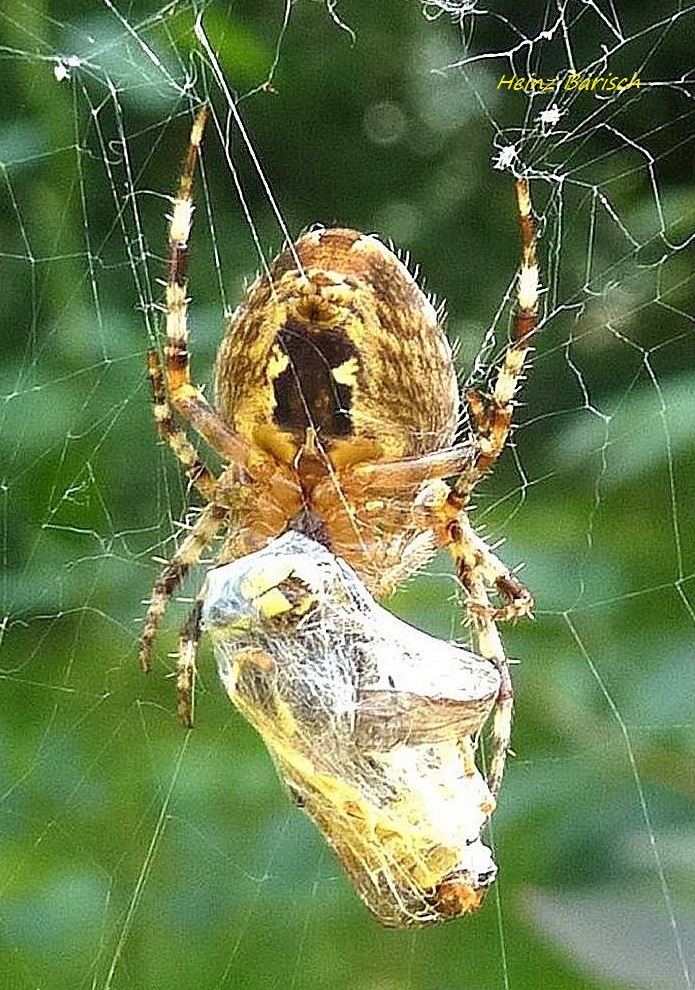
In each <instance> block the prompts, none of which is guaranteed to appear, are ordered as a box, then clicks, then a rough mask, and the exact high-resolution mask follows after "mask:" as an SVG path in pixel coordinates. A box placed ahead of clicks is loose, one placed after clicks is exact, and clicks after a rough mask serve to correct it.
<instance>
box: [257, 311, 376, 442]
mask: <svg viewBox="0 0 695 990" xmlns="http://www.w3.org/2000/svg"><path fill="white" fill-rule="evenodd" d="M276 340H277V345H276V348H277V349H276V355H275V357H276V360H277V367H278V369H280V368H281V367H282V365H283V364H285V367H284V370H278V374H277V375H276V376H275V377H274V378H273V380H272V385H273V393H274V397H275V411H274V414H273V422H274V423H276V424H277V425H278V426H279V427H280V429H282V430H287V431H289V432H290V433H292V434H293V435H295V436H296V437H297V439H298V440H300V442H301V441H302V440H303V439H304V437H305V435H306V431H307V429H309V428H312V429H314V430H315V432H316V434H317V436H318V437H319V439H320V440H325V439H330V438H335V437H346V436H349V435H350V434H351V433H352V432H353V429H352V419H351V416H350V407H351V404H352V392H353V385H354V384H355V375H356V369H357V367H358V354H357V350H356V348H355V346H354V344H353V343H352V342H351V341H350V339H349V337H348V336H347V334H345V333H344V331H342V330H341V329H340V328H338V327H328V328H326V329H320V328H319V329H316V328H314V327H312V326H306V325H303V324H302V323H299V322H298V321H292V322H290V323H288V324H287V325H286V326H284V327H282V328H281V329H280V330H279V331H278V335H277V338H276ZM283 359H284V360H283Z"/></svg>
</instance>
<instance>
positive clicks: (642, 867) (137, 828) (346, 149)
mask: <svg viewBox="0 0 695 990" xmlns="http://www.w3.org/2000/svg"><path fill="white" fill-rule="evenodd" d="M528 7H529V8H530V9H521V10H520V9H519V8H518V6H517V5H516V4H514V3H503V2H497V0H496V2H494V3H492V4H488V5H482V4H478V3H476V2H460V3H459V2H455V0H422V2H420V0H381V4H380V6H379V12H378V14H377V12H376V8H375V5H374V4H373V3H369V2H368V0H344V2H343V3H342V4H338V3H336V2H330V0H329V2H326V3H321V2H312V0H304V2H299V0H297V2H294V3H292V2H290V0H287V2H283V0H271V2H268V3H266V4H263V5H259V4H256V3H250V2H230V3H217V2H212V3H210V4H206V5H203V4H196V3H191V2H185V0H184V2H179V3H171V4H167V5H166V6H162V7H160V8H159V9H156V10H152V9H148V7H147V5H144V4H142V5H139V4H128V5H126V4H118V3H113V2H112V0H101V3H97V4H92V5H86V6H85V8H84V10H83V11H81V12H77V11H76V9H75V5H74V4H71V3H68V2H63V3H60V2H58V0H43V2H42V0H31V2H26V3H24V2H21V0H18V2H16V3H15V4H13V6H12V10H11V11H6V10H5V11H3V12H0V57H1V58H2V66H3V70H4V76H3V79H4V86H3V88H2V93H1V94H0V112H1V113H2V124H3V126H2V130H1V131H0V179H1V182H0V189H1V193H0V195H1V196H2V214H1V215H2V222H1V225H0V231H1V237H0V264H1V266H2V268H1V271H2V276H1V281H0V284H2V287H3V293H4V299H3V328H4V348H3V356H4V361H3V365H2V387H1V388H0V395H2V400H3V401H2V407H1V408H2V431H1V435H2V488H1V493H2V515H1V519H2V524H1V525H2V528H1V537H0V547H1V549H2V556H3V565H4V566H3V576H2V611H1V614H2V625H1V629H2V638H1V639H0V644H1V648H0V670H1V672H2V700H1V701H0V729H1V731H2V737H3V754H4V760H3V763H2V769H1V770H0V773H1V777H0V821H1V822H2V827H3V839H4V841H3V844H2V848H1V851H0V857H1V865H0V897H1V903H2V909H1V910H0V940H1V952H2V959H3V964H2V968H3V974H4V977H5V982H4V985H5V986H8V987H12V988H13V990H15V988H17V990H24V988H27V990H29V988H32V990H33V988H36V987H44V986H45V987H54V986H70V987H94V988H120V987H123V988H133V987H148V988H149V987H160V986H161V987H165V986H166V987H177V986H182V987H183V986H186V987H188V986H191V985H195V986H198V987H201V988H208V987H210V988H213V987H215V988H216V987H223V986H234V987H249V988H250V987H256V986H269V985H276V984H281V985H289V986H295V987H313V986H321V987H328V988H332V987H336V988H337V987H341V988H342V987H345V986H354V987H374V988H379V990H392V988H404V990H429V988H432V990H434V988H437V990H439V988H458V987H476V988H488V987H489V988H501V987H504V988H514V990H521V988H523V987H527V986H528V987H537V986H538V985H540V984H541V981H543V983H544V984H545V985H548V986H562V987H563V988H573V987H577V988H580V987H581V988H584V990H586V988H591V990H594V988H595V990H599V988H600V990H607V988H616V987H626V986H627V987H633V988H636V990H642V988H647V990H652V988H659V990H660V988H668V990H673V988H690V987H692V985H693V979H692V975H691V974H692V972H693V964H694V960H693V950H692V946H693V944H694V941H695V939H694V938H693V936H694V935H695V903H694V901H693V894H692V891H693V857H692V848H693V839H694V838H695V836H694V834H693V821H694V820H695V816H694V815H693V811H694V808H693V794H694V792H695V779H694V775H693V769H692V767H693V751H694V750H695V720H694V718H693V707H692V698H693V695H694V694H695V664H694V663H693V659H694V656H693V653H694V650H693V642H694V639H695V615H694V612H693V603H692V598H693V575H694V573H695V540H694V537H693V534H694V533H695V500H694V499H693V483H692V471H693V466H694V464H695V440H694V439H693V437H695V414H694V412H693V410H694V409H695V405H694V403H693V399H692V391H693V373H694V369H695V326H694V323H693V315H692V314H693V312H694V311H695V308H694V306H693V296H694V294H693V274H692V273H693V263H694V260H695V259H694V258H693V254H694V250H693V229H694V225H693V217H694V215H695V201H694V199H693V191H692V159H693V137H692V135H693V107H694V103H693V99H694V97H695V87H694V85H693V66H692V57H691V54H690V48H691V46H690V44H689V40H688V39H689V38H690V37H691V36H692V31H693V30H695V23H694V22H695V6H693V5H689V4H685V3H684V4H681V3H676V2H673V3H668V4H660V5H646V4H642V3H637V2H628V3H624V4H620V7H619V9H618V7H617V5H615V4H612V3H610V2H579V0H572V2H569V0H568V2H565V3H560V2H555V3H547V4H545V5H544V4H539V5H528ZM657 8H658V9H657ZM196 24H197V25H198V29H197V31H196ZM206 42H207V45H208V46H209V50H208V51H206ZM211 56H212V57H211ZM570 73H571V74H572V75H573V77H576V76H577V75H579V77H580V79H579V80H576V79H574V78H573V79H572V80H570V81H574V82H577V85H576V86H575V87H574V88H566V87H565V84H566V82H567V80H568V78H569V74H570ZM635 73H636V76H634V75H633V74H635ZM587 76H588V77H589V78H593V79H596V78H602V79H606V78H608V80H610V79H611V78H614V79H617V80H619V79H623V78H624V79H627V80H628V81H629V80H630V79H633V78H638V79H639V86H636V85H633V86H631V87H630V88H624V89H623V91H622V92H615V91H609V90H606V89H605V88H604V89H603V90H600V89H597V87H595V88H594V91H593V92H591V91H587V89H586V88H584V89H582V88H580V87H579V82H580V81H581V80H582V79H585V78H586V77H587ZM534 77H535V78H536V79H540V78H542V79H543V80H544V83H545V84H546V85H547V84H548V81H549V80H550V79H556V80H557V82H556V84H555V86H554V88H553V91H552V92H550V91H546V92H542V91H540V90H539V89H538V88H536V89H535V90H533V91H524V89H523V88H521V89H517V90H515V89H514V83H515V82H517V81H518V80H519V79H521V78H523V79H525V80H528V79H529V78H534ZM502 79H504V80H510V79H511V80H512V81H511V82H502V84H501V85H500V81H501V80H502ZM524 85H526V84H524ZM597 85H598V86H600V85H601V84H600V83H599V84H597ZM625 85H626V84H623V86H625ZM225 87H227V88H226V89H225ZM234 96H236V97H239V98H240V100H239V108H240V111H241V113H242V114H243V118H244V121H245V123H246V126H247V127H248V129H249V132H250V133H251V134H252V136H253V140H252V147H253V148H255V149H256V154H257V156H258V161H259V162H260V164H261V165H262V173H263V175H264V176H266V177H267V179H265V180H263V181H261V176H260V174H259V169H258V167H257V165H256V163H255V162H254V160H253V157H252V156H251V155H250V154H249V150H248V148H247V147H246V146H245V144H244V141H243V139H242V136H241V134H240V131H239V127H238V125H237V123H236V122H235V120H234V119H233V115H232V114H231V113H230V110H231V102H232V99H233V97H234ZM202 99H208V100H210V101H211V104H212V106H213V110H214V113H213V121H212V122H211V126H210V128H209V130H208V134H207V136H206V143H205V152H204V162H203V169H202V174H201V176H200V181H199V184H198V187H197V190H196V202H197V211H196V218H195V230H194V239H193V250H192V259H191V284H190V289H191V294H192V297H193V302H192V314H191V326H192V333H193V343H192V352H193V371H194V376H195V378H196V380H197V381H202V382H204V381H209V376H210V369H211V366H212V362H213V359H214V353H215V349H216V345H217V343H218V342H219V339H220V333H221V328H222V325H223V314H224V312H228V311H229V310H230V309H231V308H233V306H234V304H235V302H236V300H237V299H238V298H239V296H240V293H241V291H242V289H243V285H244V280H245V279H246V278H247V277H249V276H250V275H252V274H253V273H254V272H255V271H256V270H257V269H258V268H259V267H261V266H262V264H263V258H264V257H268V256H269V255H272V253H273V251H274V250H276V249H277V247H279V245H280V244H281V242H282V239H283V233H282V231H281V230H280V227H279V219H278V215H277V211H276V209H275V208H274V206H273V204H275V203H277V204H279V213H280V216H281V217H282V218H284V222H285V223H286V226H287V229H288V230H289V231H290V232H292V233H296V232H297V231H299V230H300V229H302V228H303V227H305V226H307V225H309V224H311V223H313V222H314V221H316V220H321V221H323V222H326V223H333V222H336V221H337V222H340V223H345V224H350V225H352V226H355V227H358V228H361V229H367V230H376V231H378V232H379V233H381V234H382V236H384V237H387V238H392V239H393V241H394V242H395V243H396V244H398V245H400V246H402V247H403V248H405V249H407V250H408V251H409V252H410V254H411V255H412V257H413V258H414V259H417V261H418V263H419V265H420V267H421V270H422V271H423V272H424V273H426V276H427V278H426V282H427V286H428V288H430V289H431V290H433V291H436V293H437V294H438V295H439V296H441V297H445V298H446V299H447V301H448V309H449V314H450V316H449V323H448V325H449V329H450V332H451V335H452V337H453V338H455V339H456V340H458V341H459V364H460V367H461V369H462V378H463V380H465V381H468V380H470V381H474V382H476V384H478V385H484V383H485V381H486V379H487V377H488V375H489V374H490V372H491V369H492V368H493V367H494V364H495V361H496V360H497V359H498V358H499V356H500V354H501V353H502V351H503V349H504V346H505V340H506V333H507V327H508V318H509V302H510V298H511V293H512V291H513V273H514V271H515V269H516V265H517V260H518V244H517V232H516V226H515V223H516V222H515V215H514V202H513V192H512V174H525V175H527V176H529V178H530V179H531V180H532V193H533V197H534V206H535V209H536V212H537V214H538V216H539V221H540V230H541V244H540V255H541V264H542V270H543V282H544V286H545V292H544V316H543V321H542V330H541V332H540V333H539V334H538V337H537V341H536V345H537V346H536V352H535V356H534V361H533V367H532V370H531V372H530V373H529V376H528V381H527V383H526V386H525V389H524V393H523V404H522V405H521V406H520V409H519V411H518V422H519V426H518V428H517V430H516V432H515V434H514V446H513V448H512V449H511V450H510V451H508V452H507V453H506V454H505V456H504V458H503V460H502V462H501V463H500V465H499V467H498V469H497V470H496V472H495V475H494V477H493V478H492V479H490V480H489V481H488V482H487V483H486V484H485V485H484V486H483V487H482V489H481V490H479V491H478V493H477V496H476V498H477V508H476V511H475V513H474V521H475V524H476V526H477V527H478V528H479V529H480V530H481V531H483V532H484V533H485V535H486V538H487V539H488V540H489V541H490V542H493V543H494V542H495V541H497V540H500V539H502V538H504V539H505V540H506V542H505V544H504V546H503V547H502V548H501V550H500V553H501V554H502V556H503V557H504V559H505V560H506V561H507V562H508V563H509V564H510V565H515V564H516V563H517V562H519V561H523V562H525V568H524V571H523V578H524V580H525V581H526V583H527V584H528V585H529V587H531V588H532V590H533V592H534V594H535V597H536V600H537V609H536V621H535V622H534V623H529V622H525V623H519V624H518V625H517V626H515V627H514V628H512V629H509V630H505V631H504V635H505V643H506V645H507V648H508V650H509V652H510V654H511V655H512V656H513V657H518V658H520V659H521V661H522V662H521V663H520V664H519V665H518V666H516V667H515V669H514V679H515V686H516V691H517V704H516V717H515V731H514V749H515V752H516V758H514V759H511V760H510V763H509V766H508V769H507V775H506V779H505V783H504V786H503V791H502V799H501V803H500V807H499V809H498V811H497V812H496V815H495V817H494V821H493V826H492V830H491V833H492V834H491V835H490V836H488V839H489V840H490V841H491V843H492V844H493V846H494V855H495V860H496V862H497V863H498V864H499V866H500V876H499V879H498V882H497V884H496V887H495V888H494V891H492V892H491V894H490V896H489V897H488V903H487V905H486V907H485V908H484V909H483V911H482V912H481V913H480V914H479V915H477V916H475V917H474V918H471V919H467V920H464V921H459V922H454V923H452V924H449V925H447V926H444V927H442V928H441V929H437V930H432V931H428V932H424V933H412V932H411V933H399V932H389V931H384V930H381V929H379V928H378V927H377V926H376V925H375V924H374V922H373V921H372V920H371V919H370V918H369V917H368V916H367V915H366V913H365V911H364V909H363V908H362V906H361V905H360V903H359V902H358V901H357V899H356V898H355V896H354V894H353V893H352V891H351V889H350V887H349V885H348V883H347V881H346V880H345V878H344V877H343V875H342V873H341V871H340V868H339V866H338V865H337V864H336V862H335V860H334V859H333V858H332V856H331V854H330V853H329V852H328V851H327V849H326V848H325V847H324V844H323V842H322V840H321V838H320V837H319V836H318V834H317V833H316V832H315V830H314V829H313V828H312V826H311V824H310V823H309V822H308V821H307V820H306V819H305V818H304V816H303V815H302V814H301V813H300V812H299V811H298V810H296V809H294V808H293V807H292V806H291V804H290V802H289V801H288V799H287V796H286V795H285V794H283V793H282V791H281V789H280V787H279V785H278V782H277V779H276V777H275V775H274V773H273V770H272V767H271V765H270V763H269V760H268V757H267V755H266V753H265V751H264V749H263V747H262V745H261V743H260V742H259V740H258V739H257V738H256V736H255V735H254V734H253V732H252V731H251V730H250V729H249V728H248V727H247V726H246V725H245V724H244V723H243V722H242V720H241V719H240V717H238V716H237V715H236V713H235V712H234V711H233V710H232V709H231V707H230V705H229V703H228V701H227V699H226V697H225V696H224V693H223V691H222V689H221V688H220V686H219V684H218V683H217V679H216V675H215V674H214V672H213V666H212V662H211V656H210V651H209V649H208V650H207V651H206V650H203V656H202V658H201V660H202V663H201V666H202V677H201V681H202V683H201V689H200V692H199V697H198V710H197V715H198V725H197V728H196V729H195V731H194V732H193V733H191V734H189V735H186V734H184V733H183V732H182V730H181V729H180V727H179V725H178V723H177V721H176V718H175V713H174V704H173V685H172V681H171V679H170V678H169V677H168V676H167V674H168V672H170V671H171V669H172V666H173V663H172V660H171V658H170V657H168V656H167V653H168V651H171V650H173V649H174V644H175V629H176V627H177V624H178V623H179V622H180V620H181V618H182V617H183V615H184V614H185V612H186V603H185V601H183V602H179V603H177V604H175V605H174V606H172V608H171V609H170V611H169V613H168V615H167V629H166V632H165V633H164V634H163V636H162V637H161V639H160V641H159V642H158V656H157V662H156V666H155V671H154V673H153V674H152V675H151V676H150V677H149V678H143V677H142V676H141V675H140V673H139V671H138V670H137V665H136V662H135V652H136V641H137V636H138V632H139V624H140V622H141V618H142V615H143V612H144V608H143V606H142V605H141V604H140V601H141V600H142V599H143V598H145V597H146V596H147V594H148V593H149V588H150V586H151V583H152V581H153V579H154V576H155V570H156V567H155V565H153V563H152V556H153V555H158V556H161V557H166V556H169V555H170V554H171V552H172V550H173V549H174V548H175V546H176V545H177V541H178V540H180V536H181V531H180V530H179V529H178V528H177V521H178V520H179V519H180V518H181V517H182V514H183V512H184V509H185V506H186V505H187V504H188V494H187V492H186V489H185V485H184V484H183V482H182V480H181V477H180V473H179V471H178V470H177V468H176V465H174V464H173V463H172V458H171V456H170V454H169V452H168V451H166V450H164V449H163V448H162V447H161V445H157V443H156V438H155V434H154V430H153V427H152V423H151V413H150V409H149V396H148V391H147V384H146V380H145V375H144V367H145V350H146V348H147V346H148V344H149V343H150V342H151V341H152V340H154V339H156V337H157V335H158V334H159V333H160V325H161V317H160V313H159V311H158V305H159V302H160V299H161V295H162V289H161V285H160V282H159V280H160V279H161V277H162V274H163V271H164V253H165V239H166V229H165V219H164V218H165V215H166V213H167V211H168V209H169V200H168V197H169V195H170V194H171V192H172V191H173V190H174V188H175V184H176V179H177V175H178V171H179V167H180V160H181V157H182V154H183V151H184V149H185V143H186V140H187V134H188V128H189V126H190V119H191V108H192V107H195V106H196V105H198V104H199V102H200V101H201V100H202ZM235 190H240V191H241V193H242V198H243V203H242V202H240V200H239V196H238V194H237V192H236V191H235ZM268 192H270V195H268ZM201 577H202V573H199V574H198V575H197V576H194V578H193V580H192V581H191V583H190V584H189V585H187V587H186V588H185V589H184V595H191V594H194V593H195V590H196V588H197V586H198V582H199V580H200V578H201ZM454 599H455V586H454V582H453V578H452V576H451V574H450V573H449V570H448V567H447V564H446V561H444V560H437V562H436V564H435V565H434V566H433V568H432V569H431V573H430V574H429V576H425V577H423V578H420V579H418V580H417V581H415V582H413V583H412V584H410V585H409V586H408V587H407V588H405V589H404V590H403V591H401V592H400V593H399V594H398V595H397V596H396V597H395V598H394V600H393V602H391V603H390V605H392V607H393V609H394V610H395V611H397V612H398V614H399V615H401V616H403V617H405V618H407V619H409V620H410V621H412V622H414V623H415V624H417V625H419V626H421V627H422V628H423V629H426V630H427V631H428V632H430V633H433V634H436V635H440V636H454V635H457V634H458V633H459V631H458V627H457V622H458V614H457V610H456V605H455V601H454Z"/></svg>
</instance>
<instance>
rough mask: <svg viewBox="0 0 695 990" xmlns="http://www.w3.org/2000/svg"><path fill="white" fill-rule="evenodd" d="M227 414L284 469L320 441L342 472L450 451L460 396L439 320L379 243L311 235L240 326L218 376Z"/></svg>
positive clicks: (274, 273) (268, 280)
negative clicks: (309, 441) (311, 439)
mask: <svg viewBox="0 0 695 990" xmlns="http://www.w3.org/2000/svg"><path fill="white" fill-rule="evenodd" d="M215 384H216V394H217V404H218V409H219V411H220V413H221V414H222V416H223V417H224V418H225V419H226V420H227V421H228V422H229V423H230V425H231V426H232V427H233V428H234V429H235V430H236V431H237V432H239V433H240V434H242V436H244V437H245V438H246V439H247V440H248V441H249V442H250V443H252V444H254V445H256V446H260V447H261V448H263V449H265V450H266V451H267V452H268V453H269V454H271V455H272V456H273V457H274V458H275V459H277V460H279V461H280V462H283V463H285V464H287V465H290V464H292V463H294V461H295V459H296V457H297V455H298V453H299V452H300V450H301V449H302V447H303V446H304V444H305V443H306V437H307V431H308V430H311V431H312V432H313V435H314V436H315V438H316V441H317V442H318V445H319V447H320V448H321V449H322V450H324V451H325V452H326V453H327V454H328V456H329V457H330V459H331V461H332V462H333V464H334V466H339V465H345V464H354V463H357V462H359V461H360V460H364V459H366V458H369V459H370V460H374V459H376V460H398V459H402V458H403V457H410V456H417V455H419V454H423V453H428V452H430V451H434V450H439V449H441V448H443V447H446V446H448V445H449V444H450V443H451V442H452V441H453V438H454V434H455V430H456V425H457V421H458V411H459V395H458V388H457V382H456V373H455V370H454V365H453V359H452V354H451V349H450V347H449V344H448V342H447V339H446V336H445V334H444V331H443V329H442V327H441V325H440V322H439V320H438V316H437V312H436V311H435V309H434V307H433V306H432V304H431V302H430V301H429V300H428V299H427V297H426V295H425V294H424V293H423V292H422V290H421V289H420V288H419V286H418V285H417V283H416V281H415V279H414V278H413V276H412V275H411V274H410V272H408V270H407V268H406V267H405V265H403V263H402V262H401V261H399V259H398V258H397V257H396V255H395V254H393V252H391V251H390V250H389V249H388V248H386V247H385V246H384V245H383V244H382V243H381V242H380V241H379V240H377V239H376V238H375V237H372V236H370V235H365V234H360V233H359V232H358V231H354V230H347V229H342V228H336V229H329V230H315V231H311V232H310V233H307V234H304V235H303V236H302V237H301V238H300V239H299V240H298V241H297V242H296V243H295V244H294V245H293V246H292V247H291V248H288V249H286V250H285V251H283V252H282V254H280V255H279V256H278V257H277V258H276V259H275V261H274V262H273V263H272V264H271V266H270V268H269V270H268V272H267V273H265V274H263V275H262V276H260V277H259V278H258V279H257V280H256V281H255V282H254V283H253V285H252V286H251V287H250V288H249V290H248V292H247V293H246V296H245V298H244V300H243V301H242V303H241V305H240V306H239V307H238V309H237V310H236V312H235V313H234V314H233V316H232V317H231V319H230V321H229V324H228V326H227V330H226V333H225V337H224V340H223V342H222V344H221V346H220V350H219V353H218V358H217V367H216V383H215Z"/></svg>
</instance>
